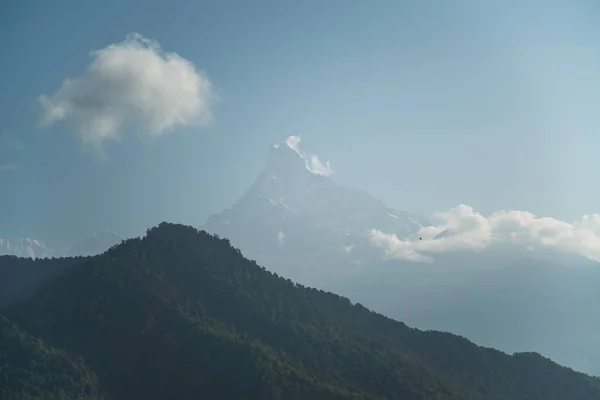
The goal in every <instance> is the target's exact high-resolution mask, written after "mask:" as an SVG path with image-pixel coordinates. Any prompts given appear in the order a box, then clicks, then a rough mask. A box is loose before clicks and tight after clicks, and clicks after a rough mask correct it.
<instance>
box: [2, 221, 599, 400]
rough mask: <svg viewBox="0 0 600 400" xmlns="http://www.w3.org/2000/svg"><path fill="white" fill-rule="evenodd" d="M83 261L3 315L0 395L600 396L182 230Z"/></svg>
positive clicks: (535, 361) (556, 371)
mask: <svg viewBox="0 0 600 400" xmlns="http://www.w3.org/2000/svg"><path fill="white" fill-rule="evenodd" d="M5 261H6V260H5ZM80 261H81V264H80V265H75V266H73V267H72V268H68V267H66V268H65V270H66V272H64V273H62V274H58V275H59V276H58V277H56V278H55V279H53V280H51V281H49V282H47V283H45V284H44V285H43V286H42V287H41V288H40V289H39V290H37V292H36V293H35V295H33V296H32V297H29V298H28V299H26V300H24V301H21V302H19V303H16V304H12V305H10V306H8V307H6V308H4V309H3V310H2V313H3V314H4V315H5V316H6V317H7V318H8V320H7V319H2V320H0V322H2V323H1V324H0V328H1V329H2V330H1V331H0V335H1V336H0V346H1V347H0V385H1V386H0V398H2V399H27V398H48V399H50V398H52V399H58V398H82V399H92V398H97V397H98V396H100V395H102V396H104V398H105V399H106V400H112V399H115V400H121V399H127V400H134V399H144V400H151V399H170V398H172V399H178V400H185V399H244V400H250V399H261V400H262V399H267V400H269V399H285V400H288V399H306V400H319V399H332V400H333V399H340V400H342V399H365V400H368V399H373V400H374V399H436V400H442V399H486V400H487V399H490V400H493V399H511V400H519V399H523V400H525V399H527V400H535V399H540V400H541V399H544V400H552V399H556V400H558V399H560V400H567V399H568V400H588V399H590V400H591V399H597V400H600V381H599V380H598V379H596V378H591V377H588V376H586V375H583V374H580V373H577V372H574V371H572V370H570V369H567V368H564V367H561V366H558V365H556V364H554V363H553V362H551V361H550V360H548V359H545V358H543V357H541V356H539V355H537V354H533V353H531V354H530V353H528V354H518V355H515V356H509V355H506V354H503V353H501V352H498V351H495V350H491V349H485V348H481V347H478V346H475V345H474V344H472V343H470V342H469V341H467V340H466V339H464V338H461V337H458V336H454V335H451V334H447V333H439V332H422V331H418V330H415V329H411V328H409V327H407V326H406V325H404V324H402V323H400V322H396V321H393V320H391V319H388V318H386V317H384V316H381V315H378V314H375V313H373V312H371V311H369V310H367V309H366V308H364V307H362V306H360V305H358V304H356V305H353V304H351V303H350V301H349V300H348V299H345V298H342V297H340V296H336V295H334V294H331V293H325V292H322V291H318V290H315V289H311V288H307V287H303V286H301V285H296V284H294V283H292V282H291V281H290V280H286V279H284V278H282V277H278V276H277V275H275V274H271V273H270V272H268V271H266V270H265V269H264V268H261V267H259V266H258V265H256V263H254V262H253V261H249V260H247V259H245V258H244V257H243V256H242V254H241V253H240V252H239V251H238V250H236V249H234V248H232V247H231V246H230V244H229V242H228V241H227V240H225V239H219V238H217V237H214V236H211V235H209V234H207V233H206V232H203V231H197V230H195V229H193V228H190V227H186V226H182V225H173V224H168V223H162V224H161V225H159V226H158V227H155V228H152V229H150V230H149V231H148V233H147V235H146V236H145V237H144V238H142V239H139V238H137V239H129V240H126V241H124V242H123V243H122V244H120V245H119V246H116V247H114V248H112V249H110V250H109V251H107V252H105V253H104V254H102V255H99V256H95V257H90V258H86V259H83V260H80ZM11 262H12V263H14V264H15V265H16V266H17V267H18V264H20V263H26V262H27V261H25V260H22V259H17V258H11ZM59 262H60V260H59ZM64 262H65V263H71V264H72V263H73V262H74V261H73V260H69V259H65V261H64ZM7 338H10V339H7ZM15 343H19V345H18V346H16V345H15ZM32 343H33V344H32ZM43 394H45V395H46V397H44V396H43Z"/></svg>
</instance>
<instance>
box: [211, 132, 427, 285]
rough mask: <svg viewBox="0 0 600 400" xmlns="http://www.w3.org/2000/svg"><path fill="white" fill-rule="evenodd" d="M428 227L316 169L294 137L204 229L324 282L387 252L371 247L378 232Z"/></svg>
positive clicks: (304, 278)
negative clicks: (295, 143) (251, 182)
mask: <svg viewBox="0 0 600 400" xmlns="http://www.w3.org/2000/svg"><path fill="white" fill-rule="evenodd" d="M427 224H428V222H427V221H426V220H425V219H424V218H423V217H420V216H418V215H415V214H411V213H408V212H406V211H401V210H398V209H394V208H391V207H388V206H386V205H385V204H384V203H383V202H382V201H381V200H379V199H376V198H374V197H372V196H371V195H369V194H368V193H366V192H364V191H361V190H357V189H352V188H348V187H344V186H341V185H338V184H336V183H335V182H334V181H333V180H332V179H331V178H329V177H326V176H323V175H321V174H319V173H316V172H314V171H311V169H310V166H309V158H308V157H307V156H306V155H304V154H302V153H301V152H300V151H299V150H298V148H297V147H295V146H294V145H293V144H290V143H289V140H288V141H286V142H283V143H281V144H279V145H275V146H273V147H272V148H271V149H270V151H269V154H268V158H267V161H266V164H265V167H264V168H263V170H262V172H261V173H260V175H259V177H258V178H257V179H256V180H255V181H254V183H253V184H252V185H251V186H250V187H249V188H248V190H247V191H246V192H245V193H244V194H243V195H242V197H241V198H240V199H239V200H238V201H237V202H236V203H235V204H234V205H233V207H231V208H229V209H226V210H224V211H223V212H221V213H219V214H216V215H212V216H210V217H209V218H208V220H207V222H206V224H205V226H204V227H202V228H203V229H206V230H207V231H208V232H211V233H216V234H218V235H220V236H222V237H227V238H228V239H230V240H231V242H232V244H234V245H235V246H237V247H239V248H240V249H241V250H242V251H243V252H244V254H246V255H247V256H248V257H250V258H254V259H256V260H257V261H259V262H260V263H262V264H264V265H265V266H266V267H267V268H269V269H271V270H273V271H275V272H277V273H281V274H284V275H286V276H289V277H290V278H292V279H295V280H298V281H300V282H303V283H307V284H313V285H317V286H319V285H321V284H322V283H323V282H324V281H326V280H328V279H330V278H333V277H339V276H340V275H351V274H353V273H355V272H356V271H357V270H358V269H360V265H362V264H364V263H366V262H370V261H373V260H376V259H378V258H379V257H380V256H381V253H380V252H379V251H376V249H373V248H372V247H371V245H370V244H369V238H368V235H369V232H370V231H371V230H372V229H379V230H382V231H385V232H392V233H395V234H396V235H397V236H398V237H402V238H408V237H411V236H414V235H415V234H416V233H417V232H418V230H419V229H420V228H421V227H422V226H423V225H427ZM323 266H327V268H323Z"/></svg>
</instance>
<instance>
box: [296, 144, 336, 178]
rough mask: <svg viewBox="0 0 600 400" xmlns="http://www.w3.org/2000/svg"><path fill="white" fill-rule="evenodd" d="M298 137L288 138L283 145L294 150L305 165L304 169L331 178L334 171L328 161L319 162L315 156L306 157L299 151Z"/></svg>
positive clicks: (306, 155)
mask: <svg viewBox="0 0 600 400" xmlns="http://www.w3.org/2000/svg"><path fill="white" fill-rule="evenodd" d="M301 141H302V140H301V139H300V136H288V138H287V139H286V140H285V144H287V146H288V147H289V148H291V149H292V150H294V151H295V152H296V153H298V155H299V156H300V157H302V159H303V160H304V162H305V164H306V169H307V170H309V171H310V172H312V173H313V174H316V175H323V176H331V175H333V174H334V172H335V171H334V170H333V169H332V168H331V164H330V162H329V161H324V162H323V161H321V159H320V158H319V157H318V156H316V155H308V154H305V153H303V152H302V151H301V150H300V142H301Z"/></svg>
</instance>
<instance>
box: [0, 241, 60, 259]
mask: <svg viewBox="0 0 600 400" xmlns="http://www.w3.org/2000/svg"><path fill="white" fill-rule="evenodd" d="M0 255H13V256H17V257H28V258H48V257H54V256H55V253H54V250H52V249H50V248H48V246H46V245H45V244H44V243H43V242H41V241H39V240H35V239H30V238H17V239H0Z"/></svg>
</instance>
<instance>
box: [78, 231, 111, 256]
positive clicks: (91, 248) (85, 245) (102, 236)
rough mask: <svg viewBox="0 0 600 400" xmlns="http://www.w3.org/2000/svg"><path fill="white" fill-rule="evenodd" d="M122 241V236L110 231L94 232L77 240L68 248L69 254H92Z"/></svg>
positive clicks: (102, 251)
mask: <svg viewBox="0 0 600 400" xmlns="http://www.w3.org/2000/svg"><path fill="white" fill-rule="evenodd" d="M122 241H123V237H122V236H121V235H119V234H117V233H114V232H110V231H103V232H96V233H94V234H93V235H92V236H89V237H86V238H85V239H82V240H81V241H79V242H77V243H76V244H75V245H74V246H73V247H71V249H70V250H69V255H70V256H94V255H96V254H101V253H104V252H105V251H106V250H108V249H110V248H111V247H112V246H114V245H116V244H119V243H121V242H122Z"/></svg>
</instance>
